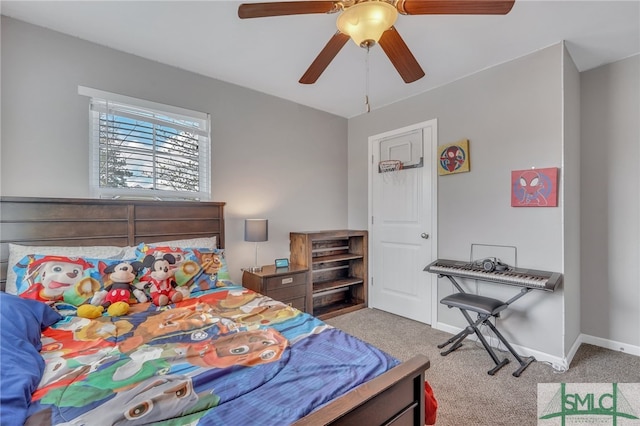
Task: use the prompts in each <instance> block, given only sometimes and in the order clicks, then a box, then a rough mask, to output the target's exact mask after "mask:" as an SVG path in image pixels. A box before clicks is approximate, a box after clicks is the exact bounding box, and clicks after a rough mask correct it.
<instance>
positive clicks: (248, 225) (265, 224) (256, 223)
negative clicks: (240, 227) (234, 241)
mask: <svg viewBox="0 0 640 426" xmlns="http://www.w3.org/2000/svg"><path fill="white" fill-rule="evenodd" d="M268 236H269V221H268V220H267V219H245V221H244V240H245V241H250V242H255V243H256V260H255V264H254V266H253V267H251V268H247V270H249V271H251V272H260V271H262V267H261V266H259V264H258V243H259V242H262V241H267V240H268Z"/></svg>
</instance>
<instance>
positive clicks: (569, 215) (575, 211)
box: [561, 49, 582, 357]
mask: <svg viewBox="0 0 640 426" xmlns="http://www.w3.org/2000/svg"><path fill="white" fill-rule="evenodd" d="M562 59H563V60H562V70H563V85H562V90H563V105H562V108H563V126H562V133H563V149H562V158H563V162H564V166H563V170H562V185H563V187H564V191H563V194H564V197H563V200H562V202H561V207H562V208H563V212H564V213H563V226H562V227H563V246H564V248H563V253H564V262H563V263H564V265H563V266H564V270H563V272H564V280H565V284H564V313H565V316H564V352H565V355H567V354H569V353H570V352H571V350H573V349H576V350H577V347H574V343H575V342H576V339H578V337H579V336H580V298H581V296H580V294H581V292H582V286H581V282H582V281H581V279H580V148H581V147H580V74H579V73H578V70H577V68H576V66H575V64H574V63H573V60H572V59H571V57H570V56H569V53H568V52H567V50H566V49H565V50H564V56H563V58H562ZM570 356H571V357H572V356H573V355H570Z"/></svg>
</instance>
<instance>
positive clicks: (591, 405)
mask: <svg viewBox="0 0 640 426" xmlns="http://www.w3.org/2000/svg"><path fill="white" fill-rule="evenodd" d="M544 385H551V386H554V387H555V385H557V384H551V383H540V384H539V385H538V404H540V402H541V401H540V398H541V396H542V393H541V392H542V389H541V387H542V386H544ZM637 399H638V398H637V397H636V398H634V399H633V400H637ZM573 416H578V417H573ZM553 418H559V419H560V421H561V425H562V426H565V424H566V423H567V420H568V419H569V421H570V422H571V423H574V424H575V423H578V422H579V423H580V424H592V423H605V422H606V423H609V420H610V421H611V423H610V424H612V425H613V426H616V425H617V424H618V420H619V419H631V420H637V419H638V417H637V415H636V413H635V412H634V410H633V408H632V406H631V404H630V403H629V401H628V400H627V398H626V397H625V395H624V394H623V393H622V392H621V391H620V389H619V388H618V384H617V383H612V384H610V385H609V384H600V383H577V384H570V390H567V385H566V383H560V389H558V390H557V391H556V392H555V394H554V395H553V397H552V398H551V400H550V401H549V402H548V404H547V405H546V406H545V407H544V409H543V410H542V415H541V416H540V417H539V419H540V420H547V419H553ZM633 423H634V424H635V423H636V422H633ZM539 424H545V423H544V422H540V423H539ZM627 424H628V423H627Z"/></svg>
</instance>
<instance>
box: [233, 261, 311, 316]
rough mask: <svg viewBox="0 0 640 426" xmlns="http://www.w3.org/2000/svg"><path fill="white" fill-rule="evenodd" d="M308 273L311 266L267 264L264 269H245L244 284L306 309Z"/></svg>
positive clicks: (273, 297)
mask: <svg viewBox="0 0 640 426" xmlns="http://www.w3.org/2000/svg"><path fill="white" fill-rule="evenodd" d="M308 273H309V268H307V267H306V266H300V265H293V264H291V265H289V267H288V268H277V269H276V267H275V265H266V266H263V267H262V271H257V272H251V271H249V270H245V271H244V273H243V274H242V285H243V287H246V288H248V289H250V290H253V291H256V292H258V293H261V294H264V295H265V296H269V297H270V298H272V299H275V300H279V301H280V302H283V303H286V304H287V305H289V306H293V307H294V308H297V309H299V310H301V311H304V310H305V303H306V299H307V274H308Z"/></svg>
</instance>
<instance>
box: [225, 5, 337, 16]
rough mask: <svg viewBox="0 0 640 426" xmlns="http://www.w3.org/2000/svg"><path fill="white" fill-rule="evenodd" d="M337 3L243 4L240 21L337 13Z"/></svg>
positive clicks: (239, 14)
mask: <svg viewBox="0 0 640 426" xmlns="http://www.w3.org/2000/svg"><path fill="white" fill-rule="evenodd" d="M337 10H338V9H337V8H336V2H335V1H284V2H275V3H243V4H241V5H240V7H238V16H239V17H240V19H246V18H263V17H266V16H283V15H304V14H309V13H329V12H332V11H337Z"/></svg>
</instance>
